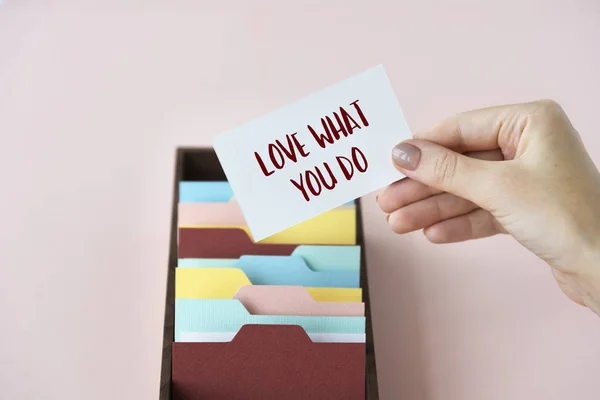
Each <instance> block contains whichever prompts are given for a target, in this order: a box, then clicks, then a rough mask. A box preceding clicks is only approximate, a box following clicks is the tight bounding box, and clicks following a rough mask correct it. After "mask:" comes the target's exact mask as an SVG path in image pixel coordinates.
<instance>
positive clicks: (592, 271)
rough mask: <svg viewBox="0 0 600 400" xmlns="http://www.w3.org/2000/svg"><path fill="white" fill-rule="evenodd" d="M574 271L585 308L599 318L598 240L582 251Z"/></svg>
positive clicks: (599, 244)
mask: <svg viewBox="0 0 600 400" xmlns="http://www.w3.org/2000/svg"><path fill="white" fill-rule="evenodd" d="M598 239H600V236H599V237H598ZM576 270H577V271H578V272H577V275H578V276H579V279H578V280H579V281H580V290H581V291H582V299H583V302H584V304H585V306H586V307H588V308H589V309H590V310H592V311H594V312H595V313H596V314H598V315H599V316H600V240H597V241H595V243H592V244H591V245H590V246H585V248H584V249H582V254H581V258H580V261H579V265H577V268H576Z"/></svg>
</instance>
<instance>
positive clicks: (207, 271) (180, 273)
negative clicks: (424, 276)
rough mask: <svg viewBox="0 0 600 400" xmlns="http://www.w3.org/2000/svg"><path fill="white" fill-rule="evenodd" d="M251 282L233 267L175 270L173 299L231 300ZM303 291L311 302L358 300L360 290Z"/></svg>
mask: <svg viewBox="0 0 600 400" xmlns="http://www.w3.org/2000/svg"><path fill="white" fill-rule="evenodd" d="M267 282H268V281H267ZM253 283H254V282H251V281H250V279H248V277H247V276H246V274H245V273H244V271H242V270H240V269H237V268H176V269H175V298H178V299H232V298H233V296H234V295H235V293H236V292H237V291H238V290H239V289H240V288H241V287H243V286H246V285H252V284H253ZM306 290H307V292H308V293H309V294H310V296H311V297H312V298H313V299H314V300H315V301H328V302H360V301H362V289H360V288H335V287H333V288H327V287H318V288H314V287H309V288H306Z"/></svg>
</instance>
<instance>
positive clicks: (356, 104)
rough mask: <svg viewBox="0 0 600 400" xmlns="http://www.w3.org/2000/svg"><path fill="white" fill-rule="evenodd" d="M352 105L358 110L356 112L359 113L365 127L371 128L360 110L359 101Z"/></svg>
mask: <svg viewBox="0 0 600 400" xmlns="http://www.w3.org/2000/svg"><path fill="white" fill-rule="evenodd" d="M350 105H353V106H354V108H356V111H358V116H359V117H360V120H361V121H362V123H363V125H364V126H369V121H367V118H365V114H363V112H362V110H361V109H360V106H359V105H358V100H356V101H354V102H352V103H350Z"/></svg>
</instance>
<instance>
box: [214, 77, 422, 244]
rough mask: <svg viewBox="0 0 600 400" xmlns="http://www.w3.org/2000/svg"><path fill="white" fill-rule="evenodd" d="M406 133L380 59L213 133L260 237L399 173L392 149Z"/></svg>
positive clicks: (367, 190) (253, 230)
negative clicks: (338, 79) (359, 72)
mask: <svg viewBox="0 0 600 400" xmlns="http://www.w3.org/2000/svg"><path fill="white" fill-rule="evenodd" d="M409 138H411V134H410V130H409V128H408V125H407V123H406V120H405V119H404V116H403V115H402V110H401V109H400V105H399V104H398V100H397V99H396V96H395V94H394V91H393V89H392V87H391V85H390V82H389V80H388V78H387V75H386V73H385V70H384V68H383V66H381V65H380V66H377V67H375V68H372V69H370V70H367V71H365V72H363V73H361V74H358V75H355V76H353V77H351V78H349V79H346V80H344V81H342V82H340V83H337V84H335V85H332V86H330V87H328V88H326V89H323V90H321V91H319V92H317V93H314V94H312V95H310V96H308V97H305V98H303V99H301V100H298V101H296V102H294V103H292V104H289V105H287V106H284V107H282V108H280V109H277V110H275V111H273V112H271V113H269V114H267V115H265V116H263V117H261V118H258V119H255V120H253V121H251V122H248V123H246V124H244V125H242V126H240V127H238V128H235V129H233V130H231V131H228V132H225V133H223V134H221V135H218V136H216V137H215V138H214V140H213V145H214V148H215V151H216V153H217V156H218V157H219V160H220V162H221V165H222V167H223V169H224V171H225V174H226V175H227V179H228V180H229V183H230V184H231V188H232V190H233V193H234V194H235V197H236V199H237V201H238V203H239V205H240V208H241V210H242V213H243V214H244V219H245V220H246V223H247V224H248V227H249V228H250V231H251V233H252V236H253V238H254V240H256V241H260V240H262V239H264V238H266V237H269V236H271V235H273V234H275V233H277V232H280V231H282V230H284V229H287V228H289V227H291V226H293V225H296V224H298V223H300V222H303V221H305V220H307V219H310V218H312V217H315V216H317V215H319V214H321V213H323V212H325V211H328V210H330V209H332V208H335V207H338V206H340V205H342V204H344V203H346V202H348V201H351V200H354V199H356V198H358V197H360V196H362V195H364V194H367V193H370V192H372V191H374V190H377V189H379V188H381V187H384V186H386V185H388V184H390V183H392V182H394V181H397V180H398V179H401V178H402V177H403V175H402V174H401V173H400V172H398V170H396V168H394V166H393V164H392V159H391V154H392V148H393V147H394V146H395V145H396V144H398V143H399V142H401V141H402V140H405V139H409Z"/></svg>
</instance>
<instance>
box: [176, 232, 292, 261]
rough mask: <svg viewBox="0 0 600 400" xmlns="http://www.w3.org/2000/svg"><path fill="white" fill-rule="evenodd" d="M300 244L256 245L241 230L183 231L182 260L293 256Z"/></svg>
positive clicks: (181, 235)
mask: <svg viewBox="0 0 600 400" xmlns="http://www.w3.org/2000/svg"><path fill="white" fill-rule="evenodd" d="M297 247H299V245H297V244H262V243H254V242H253V241H252V240H251V239H250V237H249V236H248V234H247V233H246V232H245V231H244V230H243V229H239V228H201V229H199V228H179V247H178V257H179V258H239V257H241V256H242V255H244V254H256V255H281V256H289V255H290V254H292V252H293V251H294V250H295V249H296V248H297Z"/></svg>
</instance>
